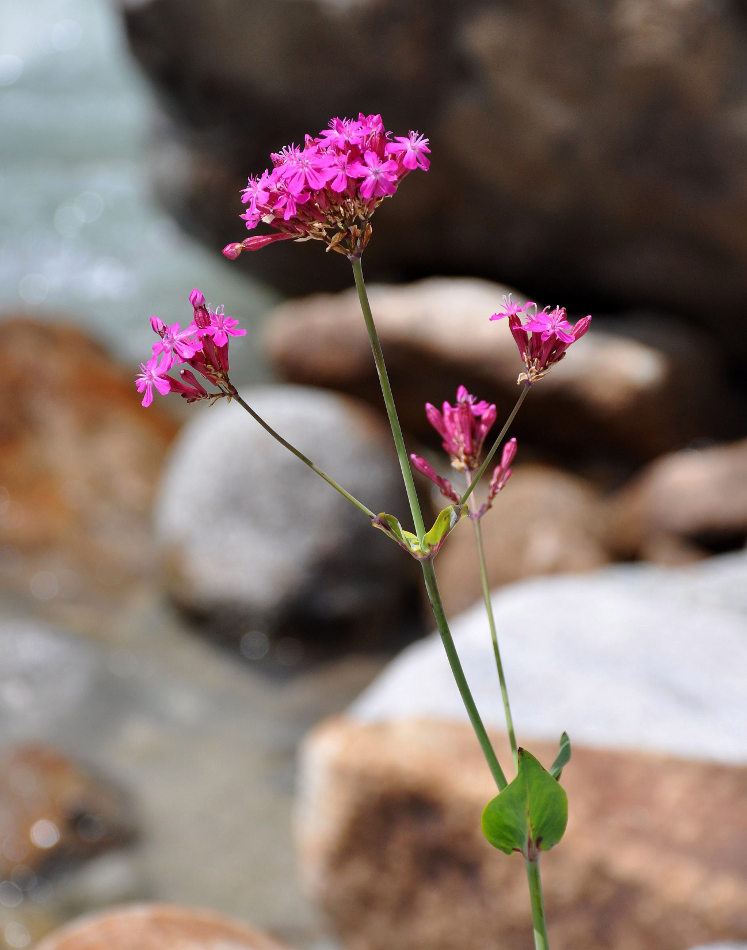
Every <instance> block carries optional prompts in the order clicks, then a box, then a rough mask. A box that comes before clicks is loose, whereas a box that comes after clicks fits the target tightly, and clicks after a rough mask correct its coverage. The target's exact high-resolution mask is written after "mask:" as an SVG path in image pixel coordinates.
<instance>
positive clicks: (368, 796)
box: [296, 554, 747, 950]
mask: <svg viewBox="0 0 747 950" xmlns="http://www.w3.org/2000/svg"><path fill="white" fill-rule="evenodd" d="M437 566H438V565H437ZM746 572H747V559H746V557H745V555H744V554H739V555H729V556H723V557H720V558H713V559H711V560H709V561H706V562H703V563H701V564H697V565H693V566H689V567H687V568H679V569H676V570H674V569H664V568H655V567H651V566H647V565H646V566H644V565H636V566H632V565H631V566H625V567H616V568H606V569H604V570H602V571H599V572H597V573H596V574H588V575H583V576H581V575H579V576H566V577H553V578H544V579H536V580H532V581H525V582H523V583H521V584H516V585H514V586H512V587H508V588H504V589H502V590H501V591H500V592H499V593H498V594H496V595H494V598H493V599H494V608H495V614H496V622H497V628H498V636H499V639H500V641H501V647H502V654H503V665H504V668H505V671H506V676H507V679H508V685H509V692H510V695H511V704H512V710H513V718H514V723H515V725H516V729H517V733H518V739H519V743H520V744H521V745H523V746H525V747H528V748H529V749H530V751H532V752H534V753H535V754H536V755H537V756H538V757H539V758H540V761H542V762H543V763H544V764H545V765H546V766H548V765H549V763H550V762H551V761H552V759H553V758H554V755H555V752H556V750H557V739H558V736H559V734H560V732H561V730H563V729H566V730H567V731H568V732H569V734H570V736H571V739H572V741H573V742H574V750H575V751H574V755H573V758H572V759H571V762H570V764H569V765H568V766H567V767H566V769H565V770H564V773H563V777H562V784H563V785H564V787H565V788H566V789H567V791H568V793H569V802H570V819H569V827H568V833H567V836H566V839H565V840H564V841H562V842H561V844H560V845H559V846H558V847H557V848H556V849H554V850H553V851H551V852H550V853H549V854H548V855H545V856H543V868H544V873H543V879H544V880H543V884H544V889H545V896H546V904H547V909H548V914H549V920H550V936H551V939H552V942H553V945H555V944H557V945H558V946H559V947H563V948H569V950H570V948H573V950H587V948H588V950H592V948H596V947H598V946H600V945H603V946H605V947H610V948H611V950H628V948H630V947H635V948H636V950H649V948H650V950H679V948H682V947H687V946H692V945H694V944H697V943H699V942H707V941H714V940H721V939H723V940H726V939H741V940H745V939H747V915H746V914H745V907H744V899H743V894H744V880H745V876H746V875H747V863H746V862H745V855H744V850H743V848H741V846H740V844H739V843H738V842H740V840H741V839H742V838H743V837H744V835H745V833H747V826H746V825H745V814H744V809H743V807H742V805H741V800H742V799H743V797H744V790H745V787H747V769H746V768H745V762H746V761H747V741H746V740H745V735H744V732H743V730H741V731H740V728H739V725H740V724H741V723H742V722H743V721H744V720H745V717H746V716H747V700H746V699H745V693H744V690H743V688H742V681H743V678H744V669H745V666H746V665H747V643H745V637H744V630H745V616H747V601H746V600H745V590H746V589H747V588H746V587H745V585H744V576H745V573H746ZM452 632H453V635H454V640H455V643H456V646H457V650H458V651H459V655H460V657H461V661H462V664H463V666H464V669H465V673H466V676H467V679H468V682H469V684H470V687H471V689H472V692H473V695H474V697H475V699H476V702H477V706H478V708H479V709H480V711H481V714H482V716H483V719H484V721H485V723H486V725H487V727H488V728H489V729H490V730H491V732H492V733H493V736H494V740H495V742H496V748H497V751H498V754H499V757H500V759H501V762H502V763H503V765H504V768H505V769H506V771H507V772H508V773H509V775H510V774H511V767H510V763H511V756H510V751H509V750H508V747H507V746H508V743H507V740H506V737H505V735H503V734H500V733H498V732H497V731H496V730H498V729H501V728H502V727H503V722H502V719H503V716H502V710H501V703H500V696H499V691H498V685H497V677H496V673H495V669H494V667H493V662H492V657H491V647H490V637H489V633H488V629H487V624H486V622H485V617H484V611H483V609H482V606H481V605H480V606H477V607H475V608H473V609H472V610H470V611H469V612H467V613H465V614H462V615H461V616H459V617H458V618H456V619H455V620H454V622H453V624H452ZM494 794H495V786H494V785H493V784H492V780H491V777H490V773H489V771H488V769H487V767H486V765H485V763H484V760H483V759H482V756H481V753H480V750H479V747H478V745H477V742H476V740H475V737H474V735H473V734H472V731H471V728H470V727H469V725H468V724H467V720H466V714H465V712H464V708H463V706H462V703H461V699H460V696H459V693H458V691H457V689H456V686H455V685H454V682H453V679H452V677H451V673H450V670H449V666H448V663H447V660H446V657H445V655H444V652H443V648H442V645H441V643H440V638H438V637H437V636H436V635H433V636H431V637H429V638H427V639H426V640H423V641H421V642H420V643H417V644H414V645H412V646H411V647H409V648H408V649H407V650H406V651H404V652H403V653H402V654H401V655H400V656H399V657H398V658H397V659H395V660H394V661H393V662H392V663H391V664H390V665H389V667H388V668H387V669H385V671H384V672H383V673H382V674H381V676H380V677H379V678H378V680H376V681H375V682H374V683H373V684H372V685H371V687H369V688H368V690H366V691H365V692H364V694H363V695H362V696H361V697H360V698H359V700H358V701H357V702H356V703H354V704H353V706H352V707H351V708H350V709H349V710H348V711H347V713H346V715H345V716H344V717H338V718H336V719H332V720H329V721H328V722H327V723H325V724H322V725H321V726H319V727H318V728H317V729H316V730H315V731H314V732H312V733H311V735H310V736H309V737H308V739H307V740H306V742H305V744H304V747H303V749H302V755H301V773H300V781H299V796H298V801H297V807H296V818H297V822H296V825H297V838H298V841H299V846H300V853H301V864H302V871H303V877H304V880H305V883H306V886H307V888H308V890H309V893H310V894H311V895H312V896H313V897H314V898H315V899H316V901H317V903H318V904H319V906H320V907H321V908H323V909H324V911H325V912H326V913H327V915H328V916H329V918H330V919H331V921H332V924H333V926H334V927H335V928H336V930H337V932H338V934H339V935H340V937H341V938H342V940H343V942H344V943H345V945H346V946H350V947H352V948H354V950H378V948H384V947H386V948H387V950H391V948H394V950H416V948H420V947H423V946H428V947H432V948H436V950H440V948H443V950H446V948H448V947H453V946H457V945H458V946H460V947H465V948H468V950H471V948H475V950H493V948H496V950H497V948H499V947H503V946H523V945H524V944H525V943H526V942H527V940H529V939H531V938H530V936H529V934H530V926H531V924H530V915H529V908H528V898H527V894H526V882H525V879H524V870H523V868H522V865H521V861H520V860H519V859H518V858H516V857H515V856H513V857H511V858H508V857H506V856H504V855H502V854H500V853H498V852H496V851H494V850H493V849H492V848H490V846H489V845H488V844H487V842H486V841H485V839H484V838H483V837H482V835H481V832H480V821H479V819H480V813H481V810H482V808H483V806H484V805H485V803H486V802H487V801H488V799H489V798H491V797H492V796H493V795H494ZM714 814H718V815H719V816H720V817H719V821H718V822H716V823H715V824H714V822H713V815H714Z"/></svg>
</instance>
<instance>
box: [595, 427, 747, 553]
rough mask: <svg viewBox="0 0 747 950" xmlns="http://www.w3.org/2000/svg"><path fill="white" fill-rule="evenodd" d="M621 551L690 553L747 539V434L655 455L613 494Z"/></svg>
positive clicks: (614, 538)
mask: <svg viewBox="0 0 747 950" xmlns="http://www.w3.org/2000/svg"><path fill="white" fill-rule="evenodd" d="M609 526H610V541H611V543H612V544H613V545H614V547H615V550H616V552H617V554H618V555H622V556H624V557H640V558H645V559H648V560H652V561H655V560H660V561H667V560H676V559H682V560H685V559H688V558H691V557H693V556H697V555H698V554H703V553H705V552H708V551H720V550H726V549H729V548H738V547H743V546H744V544H745V542H747V439H743V440H741V441H739V442H733V443H731V444H728V445H717V446H712V447H708V448H702V449H690V450H688V451H684V452H677V453H675V454H671V455H667V456H665V457H663V458H660V459H657V460H656V461H655V462H652V463H651V465H649V466H648V467H647V468H645V469H644V470H643V471H642V472H641V473H640V474H639V475H638V476H637V477H636V478H635V479H634V480H633V481H632V482H631V483H630V484H628V485H627V486H625V487H624V488H623V490H622V491H621V492H620V493H619V494H618V495H617V497H616V498H615V499H613V501H612V503H611V510H610V514H609Z"/></svg>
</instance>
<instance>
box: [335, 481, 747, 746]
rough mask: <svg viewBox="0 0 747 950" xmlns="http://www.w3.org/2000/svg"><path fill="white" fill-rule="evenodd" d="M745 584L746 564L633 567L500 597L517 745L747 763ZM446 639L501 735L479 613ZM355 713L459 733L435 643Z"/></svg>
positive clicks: (399, 664)
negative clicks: (426, 722) (548, 743)
mask: <svg viewBox="0 0 747 950" xmlns="http://www.w3.org/2000/svg"><path fill="white" fill-rule="evenodd" d="M506 491H508V489H506ZM439 557H440V555H439ZM436 567H438V560H437V561H436ZM745 577H747V554H745V553H740V554H731V555H722V556H720V557H716V558H710V559H709V560H707V561H703V562H700V563H698V564H693V565H690V566H688V567H683V568H677V569H674V568H672V569H667V568H661V567H655V566H653V565H646V564H640V565H638V564H636V565H632V564H631V565H619V566H615V567H607V568H603V569H601V570H599V571H596V572H594V573H590V574H582V575H568V576H559V577H545V578H536V579H533V580H530V581H524V582H522V583H518V584H514V585H512V586H510V587H504V588H503V589H502V590H500V591H498V592H496V593H494V595H493V608H494V611H495V618H496V625H497V628H498V636H499V640H500V645H501V654H502V657H503V665H504V669H505V671H506V678H507V680H508V683H509V689H510V693H511V707H512V710H513V716H514V721H515V723H516V727H517V730H518V732H519V734H520V735H524V734H525V735H529V736H535V737H537V738H540V739H547V740H553V741H557V737H558V736H559V735H560V732H561V731H562V730H563V729H565V730H566V731H567V732H568V734H569V735H570V737H571V739H572V740H573V741H575V742H578V743H582V744H586V745H590V746H601V747H604V748H623V749H630V748H634V749H646V750H650V751H653V752H657V753H663V754H670V755H679V756H682V757H684V758H701V759H706V760H710V759H717V760H722V761H727V762H736V763H743V762H745V761H746V760H747V734H745V732H744V730H740V728H739V727H740V725H741V723H742V722H744V721H745V719H747V693H745V690H744V689H743V688H742V687H743V679H744V670H745V668H746V667H747V642H746V641H745V636H744V630H745V619H746V618H747V596H746V595H745V591H747V585H745V583H744V578H745ZM450 626H451V631H452V634H453V636H454V641H455V643H456V646H457V649H458V650H459V655H460V657H461V660H462V664H463V666H464V669H465V673H466V676H467V679H468V681H469V683H470V687H471V689H472V692H473V695H474V697H475V701H476V703H477V706H478V708H479V709H480V710H481V713H482V715H483V718H484V719H485V721H486V723H487V724H489V725H492V726H494V727H496V728H501V727H502V725H503V715H502V709H501V705H500V701H499V697H498V693H497V682H496V674H495V669H494V666H493V663H492V660H491V659H490V657H491V650H490V637H489V634H488V629H487V623H486V620H485V611H484V607H483V605H482V603H479V604H476V605H475V606H474V607H473V608H472V609H471V610H469V611H468V612H466V613H464V614H461V615H460V616H458V617H456V618H453V620H452V622H451V624H450ZM413 684H417V685H416V687H415V688H414V687H413ZM540 700H541V701H540ZM352 714H353V715H355V717H356V718H360V719H362V720H364V721H369V720H374V721H379V720H385V721H388V720H397V719H403V718H407V719H409V718H418V717H428V718H435V719H456V720H458V721H463V720H464V717H465V713H464V709H463V706H462V703H461V699H460V697H459V693H458V692H457V690H456V687H455V686H454V683H453V680H452V677H451V672H450V670H449V666H448V663H447V662H446V658H445V656H444V653H443V647H442V645H441V642H440V638H439V637H438V636H437V635H436V634H432V635H431V636H430V637H427V638H426V639H424V640H421V641H419V642H417V643H415V644H412V645H411V646H410V647H408V648H407V649H406V650H404V651H402V653H400V654H399V656H398V657H397V658H396V659H395V660H393V661H392V662H391V663H390V664H389V665H388V666H387V667H386V668H385V670H384V672H383V673H382V674H381V675H380V676H379V677H378V678H377V679H376V680H375V681H374V682H373V683H372V684H371V686H370V687H369V688H368V689H367V690H366V691H365V692H364V693H363V695H362V696H361V697H360V698H359V699H358V700H357V701H356V703H355V705H354V706H353V708H352Z"/></svg>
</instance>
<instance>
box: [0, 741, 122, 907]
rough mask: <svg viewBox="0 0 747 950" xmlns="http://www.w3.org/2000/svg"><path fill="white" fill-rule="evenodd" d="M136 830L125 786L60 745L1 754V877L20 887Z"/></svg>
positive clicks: (18, 748)
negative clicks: (107, 779) (91, 769)
mask: <svg viewBox="0 0 747 950" xmlns="http://www.w3.org/2000/svg"><path fill="white" fill-rule="evenodd" d="M134 832H135V822H134V818H133V816H132V814H131V811H130V809H129V807H128V805H127V803H126V801H125V798H124V796H123V795H122V793H121V791H119V790H117V789H114V788H113V787H111V785H107V784H104V783H103V782H102V781H101V779H99V778H98V777H95V776H93V775H91V774H90V772H89V771H88V770H87V769H85V768H84V767H82V766H81V765H80V764H79V763H77V762H75V761H73V760H72V759H71V758H70V757H69V756H67V755H65V754H64V753H62V752H61V751H60V750H58V749H55V748H53V747H51V746H47V745H43V744H41V743H35V744H32V743H27V744H23V745H16V746H11V747H10V748H9V749H8V750H6V752H5V754H4V755H3V756H2V758H0V880H11V881H15V886H16V887H18V888H19V891H20V887H19V883H18V882H19V880H20V881H21V883H22V881H23V878H24V876H26V877H29V878H32V879H37V878H38V877H39V875H40V874H42V873H46V872H47V869H48V867H49V866H50V865H55V866H57V867H60V866H61V865H65V864H69V863H75V862H79V861H82V860H85V859H86V858H90V857H92V856H93V855H95V854H97V853H99V852H101V851H104V850H107V849H109V848H113V847H117V846H121V845H123V844H127V843H128V842H129V841H131V839H132V838H133V835H134ZM32 890H33V887H32Z"/></svg>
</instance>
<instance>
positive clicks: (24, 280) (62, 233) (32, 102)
mask: <svg viewBox="0 0 747 950" xmlns="http://www.w3.org/2000/svg"><path fill="white" fill-rule="evenodd" d="M152 108H153V105H152V99H151V96H150V93H149V90H148V88H147V85H146V83H145V81H144V79H143V78H142V76H141V75H140V74H139V72H138V69H137V66H136V65H135V63H134V62H133V61H132V60H131V59H130V57H129V53H128V50H127V45H126V40H125V38H124V36H123V34H122V30H121V27H120V23H119V21H118V18H117V14H116V9H115V7H114V6H112V5H110V4H109V3H108V2H107V0H2V2H1V3H0V314H9V313H15V314H17V313H22V314H28V315H30V316H34V317H43V318H45V319H50V320H59V319H66V320H72V321H73V322H75V323H76V324H78V325H79V326H82V327H84V328H85V329H86V330H87V331H88V332H90V333H91V334H92V335H93V336H95V337H96V338H98V339H99V340H101V341H103V342H104V343H106V344H107V345H108V346H109V347H110V348H111V349H112V351H113V352H114V353H115V354H116V355H117V356H118V358H119V359H121V360H122V361H123V362H125V363H128V362H129V363H132V364H133V367H134V366H135V365H136V364H137V363H138V362H139V361H140V360H142V359H145V358H146V357H147V356H149V355H150V346H151V343H152V331H151V329H150V326H149V323H148V317H149V316H150V314H151V313H156V314H158V315H159V316H161V317H163V319H164V320H166V321H167V322H169V323H170V322H173V321H174V320H180V321H181V322H182V324H184V322H186V320H187V319H188V318H189V316H190V314H191V310H190V308H189V304H188V302H187V297H188V295H189V291H190V290H191V289H192V287H194V286H198V287H200V288H201V289H202V290H203V292H204V293H205V296H206V297H207V299H208V301H210V302H211V303H213V304H219V303H223V304H225V305H226V310H227V312H229V313H231V314H232V315H233V316H235V317H237V318H238V319H239V320H240V322H241V323H242V325H244V326H251V325H252V324H255V323H256V322H257V319H258V316H259V314H260V313H261V311H262V310H263V309H264V307H265V306H266V305H267V303H268V302H269V301H270V300H271V299H272V297H271V295H270V293H269V292H268V291H266V290H265V289H264V288H262V287H261V286H260V285H258V284H257V283H256V282H252V281H251V280H249V279H248V278H247V277H246V276H245V275H244V274H243V273H241V272H240V270H239V267H240V264H233V265H231V264H230V263H228V262H226V261H224V260H223V258H222V257H221V255H220V248H217V247H216V248H215V249H214V250H213V249H210V248H204V247H202V246H200V245H198V244H196V243H195V242H194V241H193V240H192V239H190V238H188V237H186V236H185V235H184V234H182V233H181V232H180V231H179V230H178V228H177V226H176V225H175V224H174V223H173V222H172V221H171V220H170V218H169V217H168V216H167V215H166V214H165V213H163V212H162V211H161V209H160V208H159V207H158V206H157V204H156V203H155V201H154V200H153V199H152V197H151V196H150V195H149V190H148V177H147V153H146V150H145V147H144V143H145V142H146V140H147V136H148V116H149V112H150V110H151V109H152ZM237 214H238V211H237ZM237 223H238V221H237ZM234 349H235V350H237V351H238V350H239V347H235V348H234ZM253 349H254V348H253V347H252V345H251V341H250V342H249V343H248V345H247V344H243V345H242V350H243V351H244V352H242V353H238V352H237V353H236V356H237V357H239V361H240V363H241V364H242V367H246V366H249V367H251V366H252V364H256V363H257V362H258V361H257V359H256V358H255V359H253V358H252V357H251V355H249V354H251V352H252V350H253Z"/></svg>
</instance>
